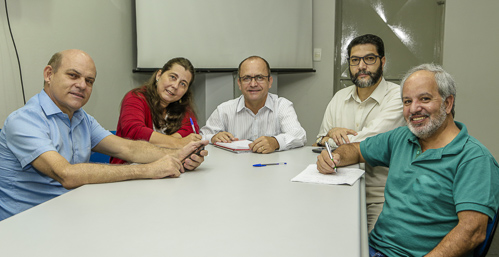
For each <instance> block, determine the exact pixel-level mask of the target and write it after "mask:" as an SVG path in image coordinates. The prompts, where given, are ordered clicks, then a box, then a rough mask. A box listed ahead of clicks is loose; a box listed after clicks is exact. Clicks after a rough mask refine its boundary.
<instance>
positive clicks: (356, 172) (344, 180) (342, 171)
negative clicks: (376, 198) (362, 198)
mask: <svg viewBox="0 0 499 257" xmlns="http://www.w3.org/2000/svg"><path fill="white" fill-rule="evenodd" d="M363 174H364V170H361V169H355V168H338V169H337V171H336V173H334V174H322V173H320V172H319V171H318V170H317V164H310V165H308V167H307V168H306V169H305V170H303V171H302V172H301V173H300V174H298V175H297V176H296V177H294V178H293V179H291V181H292V182H306V183H317V184H329V185H340V184H348V185H353V184H354V183H355V181H357V180H358V179H359V178H360V177H362V175H363Z"/></svg>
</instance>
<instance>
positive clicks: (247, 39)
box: [135, 0, 313, 69]
mask: <svg viewBox="0 0 499 257" xmlns="http://www.w3.org/2000/svg"><path fill="white" fill-rule="evenodd" d="M135 5H136V6H135V7H136V32H137V33H136V34H137V38H136V43H137V69H147V68H161V67H162V66H163V64H164V63H166V62H167V61H168V60H169V59H171V58H174V57H185V58H188V59H189V60H190V61H191V62H192V63H193V65H194V67H195V68H196V69H224V68H237V67H238V65H239V63H240V62H241V61H242V60H243V59H244V58H246V57H248V56H251V55H259V56H261V57H263V58H265V59H266V60H267V61H268V62H269V63H270V66H271V68H273V69H311V68H313V63H312V52H313V50H312V0H251V1H248V0H182V1H178V0H136V1H135Z"/></svg>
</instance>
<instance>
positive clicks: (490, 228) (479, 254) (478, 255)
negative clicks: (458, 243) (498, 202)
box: [473, 210, 499, 257]
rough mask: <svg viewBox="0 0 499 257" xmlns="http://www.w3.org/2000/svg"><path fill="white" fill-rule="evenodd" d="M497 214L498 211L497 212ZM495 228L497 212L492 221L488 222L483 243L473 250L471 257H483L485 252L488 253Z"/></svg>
mask: <svg viewBox="0 0 499 257" xmlns="http://www.w3.org/2000/svg"><path fill="white" fill-rule="evenodd" d="M498 212H499V210H498ZM496 228H497V212H496V215H495V216H494V219H493V220H492V221H491V222H489V224H488V225H487V235H486V237H485V241H483V242H482V243H481V244H480V245H478V246H477V248H475V251H474V252H473V257H485V255H487V252H488V251H489V248H490V245H491V244H492V239H494V234H495V232H496Z"/></svg>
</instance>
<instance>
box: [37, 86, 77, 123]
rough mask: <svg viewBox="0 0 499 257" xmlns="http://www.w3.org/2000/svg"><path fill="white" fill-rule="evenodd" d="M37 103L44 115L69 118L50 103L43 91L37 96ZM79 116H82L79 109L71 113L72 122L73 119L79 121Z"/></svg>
mask: <svg viewBox="0 0 499 257" xmlns="http://www.w3.org/2000/svg"><path fill="white" fill-rule="evenodd" d="M38 101H39V102H40V106H41V108H42V110H43V112H44V113H45V115H47V116H51V115H56V114H60V115H65V116H67V117H69V116H68V115H67V114H65V113H63V112H62V111H61V109H59V107H58V106H57V105H56V104H55V103H54V101H52V99H51V98H50V97H49V95H48V94H47V92H45V90H43V89H42V92H41V93H40V94H39V97H38ZM81 115H82V110H81V108H80V109H78V110H76V111H75V112H74V113H73V120H75V119H76V120H80V119H81Z"/></svg>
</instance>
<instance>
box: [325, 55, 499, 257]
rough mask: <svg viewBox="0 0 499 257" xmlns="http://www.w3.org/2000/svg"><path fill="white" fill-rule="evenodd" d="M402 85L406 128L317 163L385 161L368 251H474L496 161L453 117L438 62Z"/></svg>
mask: <svg viewBox="0 0 499 257" xmlns="http://www.w3.org/2000/svg"><path fill="white" fill-rule="evenodd" d="M402 85H403V87H402V101H403V105H404V118H405V120H406V122H407V127H399V128H396V129H394V130H391V131H389V132H386V133H382V134H379V135H377V136H373V137H370V138H367V139H366V140H364V141H363V142H361V143H352V144H345V145H342V146H340V147H339V148H338V149H336V150H335V151H334V152H333V159H334V163H333V161H332V160H331V159H330V158H329V156H328V153H327V152H326V151H323V152H322V153H321V155H319V156H318V158H317V167H318V169H319V171H320V172H321V173H332V172H333V168H332V167H333V166H335V165H338V166H345V165H349V164H353V163H357V162H364V161H365V162H368V163H370V164H371V165H373V166H376V165H381V166H387V167H388V166H389V167H390V172H389V173H388V179H387V182H386V190H385V205H384V207H383V211H382V212H381V214H380V216H379V218H378V221H377V223H376V225H375V227H374V229H373V231H372V232H371V233H370V235H369V245H370V250H369V251H370V256H380V257H382V256H471V251H472V250H473V249H474V248H475V247H477V245H479V244H480V243H481V242H482V241H483V240H484V239H485V235H486V228H487V222H488V220H489V219H492V218H493V217H494V215H495V213H496V211H497V208H498V206H499V165H498V163H497V161H496V160H495V159H494V157H493V156H492V155H491V153H490V152H489V151H488V150H487V148H485V146H483V145H482V144H481V143H480V142H479V141H478V140H476V139H475V138H473V137H471V136H470V135H469V134H468V130H467V128H466V126H465V125H464V124H462V123H460V122H457V121H454V114H455V112H454V106H455V104H454V103H455V97H456V88H455V85H454V80H453V79H452V77H451V76H450V75H449V74H448V73H447V72H445V71H444V70H443V69H442V68H441V67H440V66H437V65H433V64H423V65H420V66H418V67H415V68H413V69H412V70H411V71H409V73H408V75H406V76H405V77H404V79H403V80H402Z"/></svg>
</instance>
